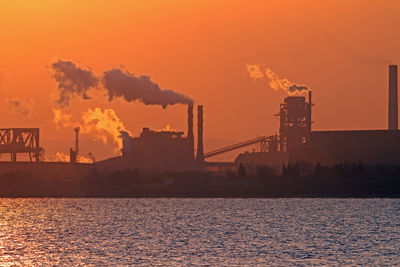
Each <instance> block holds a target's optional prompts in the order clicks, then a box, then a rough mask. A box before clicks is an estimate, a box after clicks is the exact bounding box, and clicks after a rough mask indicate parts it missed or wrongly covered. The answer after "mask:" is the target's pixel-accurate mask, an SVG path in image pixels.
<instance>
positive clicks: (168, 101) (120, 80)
mask: <svg viewBox="0 0 400 267" xmlns="http://www.w3.org/2000/svg"><path fill="white" fill-rule="evenodd" d="M104 87H105V88H106V89H107V91H108V97H109V101H111V100H113V99H114V98H115V97H122V98H124V99H125V100H126V101H127V102H134V101H140V102H142V103H144V104H146V105H161V106H162V107H163V108H166V107H167V106H168V105H175V104H189V103H192V102H193V101H192V99H190V98H189V97H187V96H185V95H183V94H180V93H177V92H174V91H172V90H162V89H161V88H160V87H159V86H158V84H156V83H154V82H153V81H151V79H150V77H149V76H145V75H142V76H135V75H133V74H131V73H129V72H123V71H121V70H120V69H112V70H108V71H106V72H104Z"/></svg>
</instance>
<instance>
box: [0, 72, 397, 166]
mask: <svg viewBox="0 0 400 267" xmlns="http://www.w3.org/2000/svg"><path fill="white" fill-rule="evenodd" d="M397 77H398V69H397V66H396V65H390V66H389V99H388V100H389V101H388V102H389V108H388V129H385V130H383V129H382V130H353V131H312V106H313V103H312V92H311V91H308V95H307V96H288V97H286V98H285V99H284V100H283V103H282V104H280V106H279V112H278V113H277V114H276V116H277V117H278V118H279V121H280V127H279V134H278V135H271V136H262V137H257V138H253V139H250V140H247V141H244V142H240V143H238V144H233V145H231V146H227V147H223V148H220V149H216V150H213V151H207V152H205V151H204V148H203V129H204V125H203V124H204V118H203V112H204V110H203V106H202V105H198V106H197V142H196V143H197V149H195V148H194V147H195V138H194V137H195V135H194V110H193V109H194V106H193V104H188V106H187V107H188V110H187V116H188V117H187V124H188V125H187V127H188V129H187V133H186V135H185V133H184V132H183V131H175V130H168V131H154V130H151V129H149V128H143V131H142V133H141V134H140V135H139V136H136V137H134V136H129V134H128V133H125V132H121V138H122V140H123V142H122V143H123V149H122V153H121V155H120V156H118V157H114V158H110V159H106V160H103V161H99V162H96V163H93V164H81V163H79V162H78V153H79V140H78V138H79V128H75V129H74V130H75V136H76V145H75V149H72V148H71V150H70V163H62V164H64V165H63V166H65V165H68V166H65V168H71V169H73V168H79V170H80V172H82V170H84V169H85V168H92V167H96V169H98V171H100V172H111V171H116V170H126V169H131V170H133V169H137V170H141V171H163V170H173V171H205V170H207V169H209V168H210V167H212V168H214V169H217V170H218V169H219V170H222V169H224V168H232V167H236V168H237V167H238V166H239V165H240V164H242V165H243V166H245V167H246V166H253V167H254V166H257V165H270V166H279V165H282V163H288V162H308V163H311V164H317V163H318V164H321V165H325V166H333V165H335V164H338V163H340V162H344V161H347V162H362V163H363V164H368V165H400V131H399V130H398V100H397V98H398V93H397V91H398V78H397ZM254 144H259V145H260V147H261V150H260V151H259V152H253V153H241V154H240V155H238V157H237V158H236V160H235V162H234V163H218V162H211V161H209V159H210V158H212V157H213V156H216V155H220V154H223V153H227V152H230V151H234V150H237V149H240V148H243V147H246V146H250V145H254ZM40 152H41V148H40V146H39V129H37V128H11V129H0V153H9V154H10V155H11V158H10V159H11V162H1V166H2V169H3V171H4V170H8V171H9V170H13V169H18V168H28V167H27V166H28V165H27V164H28V163H24V164H20V163H19V162H17V154H19V153H28V154H29V155H30V159H31V161H36V162H32V163H30V164H37V165H36V167H29V168H31V169H32V170H33V169H35V168H36V169H38V168H42V170H41V171H43V172H45V170H46V168H51V169H57V167H54V168H53V167H50V166H51V164H52V163H51V162H50V163H49V162H40ZM18 164H20V165H18ZM54 164H56V165H57V166H60V165H59V164H61V163H54ZM63 168H64V167H63Z"/></svg>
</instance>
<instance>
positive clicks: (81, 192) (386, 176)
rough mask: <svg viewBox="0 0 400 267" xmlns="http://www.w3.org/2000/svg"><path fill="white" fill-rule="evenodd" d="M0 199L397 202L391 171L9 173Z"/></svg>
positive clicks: (397, 185)
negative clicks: (243, 199) (353, 199)
mask: <svg viewBox="0 0 400 267" xmlns="http://www.w3.org/2000/svg"><path fill="white" fill-rule="evenodd" d="M0 197H2V198H29V197H32V198H400V175H399V173H398V171H397V169H393V171H392V170H390V169H389V170H388V171H381V170H380V171H379V172H372V171H370V172H365V173H357V172H351V173H346V172H340V173H334V172H331V171H326V172H318V173H312V174H308V175H298V174H296V173H289V174H285V175H276V174H274V173H273V172H269V171H268V170H264V172H262V173H259V174H258V175H252V176H239V175H238V174H237V173H225V174H212V173H205V172H157V173H139V172H138V171H136V170H125V171H117V172H113V173H108V174H99V173H98V172H97V170H96V169H92V170H90V171H89V172H88V173H87V175H77V176H70V175H67V176H64V177H62V175H61V174H54V173H53V174H51V173H47V174H43V173H42V174H41V175H35V174H34V173H26V172H25V173H24V172H16V171H14V172H10V173H4V174H2V175H0Z"/></svg>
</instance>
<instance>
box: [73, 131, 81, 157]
mask: <svg viewBox="0 0 400 267" xmlns="http://www.w3.org/2000/svg"><path fill="white" fill-rule="evenodd" d="M80 130H81V128H79V127H75V128H74V131H75V152H76V154H78V153H79V131H80Z"/></svg>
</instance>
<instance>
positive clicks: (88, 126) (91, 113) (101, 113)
mask: <svg viewBox="0 0 400 267" xmlns="http://www.w3.org/2000/svg"><path fill="white" fill-rule="evenodd" d="M53 115H54V117H53V122H54V123H55V124H56V126H57V129H58V128H60V127H80V129H81V133H83V134H88V135H91V136H93V137H95V138H97V139H99V140H101V141H103V143H105V144H107V143H114V144H115V145H116V149H115V150H116V152H119V151H120V149H121V148H122V140H121V135H122V132H124V133H126V134H128V135H131V133H130V132H129V131H128V130H127V129H126V128H125V125H124V124H123V122H122V121H121V120H120V118H119V117H118V116H117V114H116V113H115V111H114V110H113V109H104V110H103V109H101V108H94V109H88V110H87V111H86V112H84V113H83V115H82V117H81V118H80V120H72V114H68V113H65V112H63V111H62V110H61V109H53Z"/></svg>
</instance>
